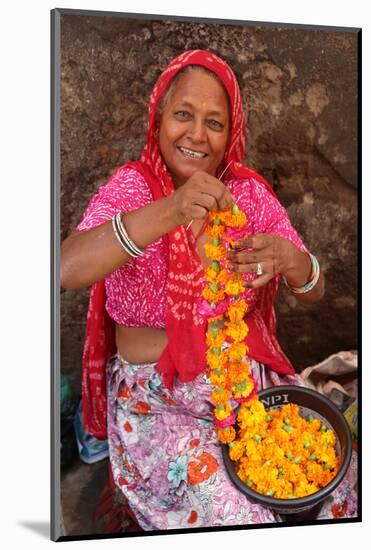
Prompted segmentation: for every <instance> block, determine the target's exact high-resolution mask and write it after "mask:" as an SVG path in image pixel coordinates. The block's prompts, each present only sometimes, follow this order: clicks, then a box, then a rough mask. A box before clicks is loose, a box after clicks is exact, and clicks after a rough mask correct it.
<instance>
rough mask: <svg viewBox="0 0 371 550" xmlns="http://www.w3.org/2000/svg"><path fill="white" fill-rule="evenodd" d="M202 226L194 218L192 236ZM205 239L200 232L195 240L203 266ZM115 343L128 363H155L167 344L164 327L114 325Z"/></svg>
mask: <svg viewBox="0 0 371 550" xmlns="http://www.w3.org/2000/svg"><path fill="white" fill-rule="evenodd" d="M202 226H203V221H202V220H194V222H193V223H192V232H193V234H194V236H197V235H198V233H199V232H200V230H201V228H202ZM207 240H209V238H208V237H207V236H206V235H205V234H202V235H200V237H199V238H198V241H197V252H198V254H199V256H200V259H201V262H202V264H203V265H204V266H205V265H208V264H209V263H210V260H209V259H208V258H206V256H205V252H204V244H205V242H206V241H207ZM116 345H117V349H118V351H119V353H120V355H121V357H123V358H124V359H126V361H128V362H129V363H134V364H145V363H155V362H157V361H158V360H159V359H160V357H161V354H162V352H163V351H164V349H165V347H166V345H167V335H166V331H165V329H157V328H148V327H145V328H132V327H124V326H122V325H116Z"/></svg>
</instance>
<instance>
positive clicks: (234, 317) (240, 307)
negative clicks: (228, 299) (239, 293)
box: [227, 300, 248, 323]
mask: <svg viewBox="0 0 371 550" xmlns="http://www.w3.org/2000/svg"><path fill="white" fill-rule="evenodd" d="M247 309H248V305H247V302H246V301H245V300H238V301H235V302H233V303H232V304H231V305H230V306H229V308H228V311H227V315H228V317H229V320H230V321H232V322H233V323H237V322H238V321H242V319H243V318H244V317H245V313H246V311H247Z"/></svg>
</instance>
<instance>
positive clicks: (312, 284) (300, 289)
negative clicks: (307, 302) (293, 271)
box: [282, 254, 320, 294]
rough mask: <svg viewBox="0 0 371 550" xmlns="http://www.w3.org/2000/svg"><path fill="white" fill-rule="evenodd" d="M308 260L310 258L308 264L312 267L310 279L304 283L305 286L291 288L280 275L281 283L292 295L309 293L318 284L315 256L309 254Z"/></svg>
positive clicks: (317, 267) (317, 264)
mask: <svg viewBox="0 0 371 550" xmlns="http://www.w3.org/2000/svg"><path fill="white" fill-rule="evenodd" d="M309 258H310V263H311V265H312V271H311V279H310V280H309V281H308V282H307V283H305V285H303V286H299V287H294V286H291V285H289V283H288V282H287V279H286V277H285V276H284V275H282V279H283V282H284V283H285V285H286V286H287V288H288V289H289V290H291V292H293V293H294V294H305V293H306V292H310V291H311V290H312V289H313V288H314V287H315V286H316V284H317V283H318V279H319V276H320V268H319V263H318V260H317V258H316V257H315V256H313V254H309Z"/></svg>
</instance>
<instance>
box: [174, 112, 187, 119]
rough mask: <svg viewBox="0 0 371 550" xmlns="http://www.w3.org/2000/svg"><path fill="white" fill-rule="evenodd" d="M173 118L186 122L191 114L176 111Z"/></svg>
mask: <svg viewBox="0 0 371 550" xmlns="http://www.w3.org/2000/svg"><path fill="white" fill-rule="evenodd" d="M175 116H176V117H177V118H179V119H181V120H186V119H189V118H190V117H191V113H189V112H188V111H177V112H176V113H175Z"/></svg>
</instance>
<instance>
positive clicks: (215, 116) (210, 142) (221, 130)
mask: <svg viewBox="0 0 371 550" xmlns="http://www.w3.org/2000/svg"><path fill="white" fill-rule="evenodd" d="M211 74H212V73H211ZM229 126H230V125H229V101H228V96H227V93H226V91H225V88H224V86H223V85H222V83H221V82H220V81H219V79H217V78H215V76H211V75H210V72H209V71H208V72H206V71H205V70H203V69H201V70H200V69H199V68H197V69H196V68H194V67H187V69H186V70H185V71H183V72H182V73H180V75H179V77H178V78H177V79H176V81H175V83H174V85H173V86H172V87H171V90H170V93H168V94H166V99H165V102H164V107H163V111H162V115H161V118H160V122H159V127H160V129H159V145H160V149H161V153H162V157H163V159H164V161H165V164H166V165H167V167H168V169H169V171H170V173H171V175H172V178H173V181H174V186H175V187H179V186H180V185H182V184H183V183H185V182H186V181H187V180H188V179H189V178H190V176H191V175H192V174H193V173H194V172H195V170H203V171H205V172H207V173H208V174H211V175H212V176H216V173H217V169H218V167H219V166H221V163H222V160H223V156H224V153H225V150H226V146H227V141H228V137H229V130H230V127H229Z"/></svg>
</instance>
